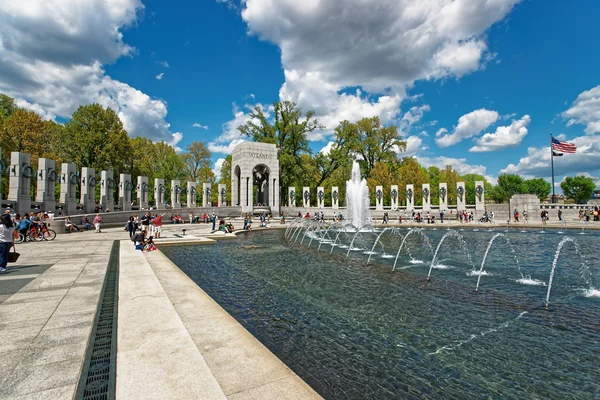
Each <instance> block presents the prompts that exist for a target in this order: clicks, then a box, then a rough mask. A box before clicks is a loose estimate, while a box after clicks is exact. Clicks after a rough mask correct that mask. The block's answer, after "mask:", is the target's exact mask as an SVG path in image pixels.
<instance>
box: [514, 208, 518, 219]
mask: <svg viewBox="0 0 600 400" xmlns="http://www.w3.org/2000/svg"><path fill="white" fill-rule="evenodd" d="M513 214H514V216H515V222H519V211H518V210H517V209H516V208H515V212H514V213H513Z"/></svg>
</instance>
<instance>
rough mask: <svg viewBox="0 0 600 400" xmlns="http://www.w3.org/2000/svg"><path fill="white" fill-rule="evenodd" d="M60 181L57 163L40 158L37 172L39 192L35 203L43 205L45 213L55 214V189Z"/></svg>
mask: <svg viewBox="0 0 600 400" xmlns="http://www.w3.org/2000/svg"><path fill="white" fill-rule="evenodd" d="M57 180H58V173H57V172H56V162H55V161H54V160H50V159H48V158H40V159H39V160H38V172H37V192H36V196H35V201H36V202H38V203H42V210H43V211H44V212H48V213H53V214H54V211H55V209H56V197H55V194H54V188H55V186H56V181H57Z"/></svg>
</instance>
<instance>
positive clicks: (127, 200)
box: [119, 174, 133, 211]
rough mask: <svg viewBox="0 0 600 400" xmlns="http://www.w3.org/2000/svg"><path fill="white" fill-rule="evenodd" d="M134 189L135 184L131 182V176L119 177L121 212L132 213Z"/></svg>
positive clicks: (122, 175)
mask: <svg viewBox="0 0 600 400" xmlns="http://www.w3.org/2000/svg"><path fill="white" fill-rule="evenodd" d="M132 189H133V183H132V182H131V175H129V174H121V175H119V206H121V211H131V191H132Z"/></svg>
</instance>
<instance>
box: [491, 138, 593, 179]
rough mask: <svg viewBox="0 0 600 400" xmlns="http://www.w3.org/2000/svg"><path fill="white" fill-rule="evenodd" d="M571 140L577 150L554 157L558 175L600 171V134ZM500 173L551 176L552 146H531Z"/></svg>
mask: <svg viewBox="0 0 600 400" xmlns="http://www.w3.org/2000/svg"><path fill="white" fill-rule="evenodd" d="M569 142H570V143H574V144H575V145H576V146H577V152H576V153H575V154H565V155H564V156H563V157H554V170H555V172H556V174H557V175H559V176H561V175H566V174H574V173H577V172H579V171H582V170H583V171H588V172H589V173H594V172H600V136H579V137H576V138H574V139H572V140H569ZM500 173H507V174H519V175H523V176H525V177H527V178H538V177H549V176H551V167H550V146H549V145H548V146H544V147H529V148H528V149H527V155H526V156H525V157H522V158H521V159H520V160H519V162H518V163H517V164H509V165H508V166H507V167H506V168H504V169H503V170H501V171H500ZM596 175H598V173H596Z"/></svg>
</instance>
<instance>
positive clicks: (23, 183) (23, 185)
mask: <svg viewBox="0 0 600 400" xmlns="http://www.w3.org/2000/svg"><path fill="white" fill-rule="evenodd" d="M29 161H30V155H29V154H25V153H21V152H18V151H13V152H11V153H10V167H9V169H8V173H9V183H8V198H7V200H8V201H9V202H11V203H13V207H14V208H15V210H16V211H17V212H18V213H21V214H23V213H26V212H29V211H31V196H30V194H29V192H30V190H31V178H32V177H33V176H34V175H35V171H34V170H33V168H32V167H31V165H30V164H29Z"/></svg>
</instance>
